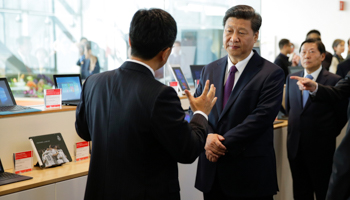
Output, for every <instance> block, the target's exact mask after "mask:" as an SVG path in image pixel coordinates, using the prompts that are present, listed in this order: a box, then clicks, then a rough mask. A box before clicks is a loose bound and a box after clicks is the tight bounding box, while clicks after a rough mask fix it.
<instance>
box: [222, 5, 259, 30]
mask: <svg viewBox="0 0 350 200" xmlns="http://www.w3.org/2000/svg"><path fill="white" fill-rule="evenodd" d="M230 17H234V18H237V19H245V20H250V22H251V28H252V30H253V31H254V33H256V32H258V31H259V29H260V26H261V21H262V19H261V16H260V14H259V13H256V12H255V10H254V8H252V7H250V6H247V5H237V6H234V7H232V8H230V9H228V10H227V11H226V13H225V16H224V20H223V25H224V26H225V24H226V21H227V19H228V18H230Z"/></svg>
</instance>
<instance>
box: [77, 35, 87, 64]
mask: <svg viewBox="0 0 350 200" xmlns="http://www.w3.org/2000/svg"><path fill="white" fill-rule="evenodd" d="M87 41H88V40H87V39H86V38H85V37H82V38H80V42H78V43H77V47H78V50H79V60H78V61H77V65H78V66H81V63H82V62H83V60H84V59H85V55H84V44H85V42H87Z"/></svg>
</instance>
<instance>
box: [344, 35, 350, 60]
mask: <svg viewBox="0 0 350 200" xmlns="http://www.w3.org/2000/svg"><path fill="white" fill-rule="evenodd" d="M348 59H350V38H349V39H348V54H347V56H346V58H345V60H348Z"/></svg>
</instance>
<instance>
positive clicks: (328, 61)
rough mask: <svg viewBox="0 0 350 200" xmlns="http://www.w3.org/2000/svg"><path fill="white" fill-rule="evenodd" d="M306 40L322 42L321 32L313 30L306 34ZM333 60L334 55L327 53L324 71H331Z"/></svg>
mask: <svg viewBox="0 0 350 200" xmlns="http://www.w3.org/2000/svg"><path fill="white" fill-rule="evenodd" d="M306 39H316V40H320V41H322V40H321V32H320V31H318V30H315V29H313V30H311V31H309V32H308V33H307V34H306ZM332 59H333V55H332V54H331V53H329V52H328V51H326V53H325V58H324V59H323V61H322V67H323V68H324V69H326V70H327V71H329V67H330V66H331V63H332Z"/></svg>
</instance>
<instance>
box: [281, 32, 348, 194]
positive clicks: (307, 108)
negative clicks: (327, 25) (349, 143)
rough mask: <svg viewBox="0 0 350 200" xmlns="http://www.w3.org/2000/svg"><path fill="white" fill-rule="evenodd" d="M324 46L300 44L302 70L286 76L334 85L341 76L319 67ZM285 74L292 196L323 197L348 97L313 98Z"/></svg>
mask: <svg viewBox="0 0 350 200" xmlns="http://www.w3.org/2000/svg"><path fill="white" fill-rule="evenodd" d="M325 51H326V49H325V47H324V45H323V44H322V42H321V41H320V40H315V39H308V40H305V41H304V42H303V43H302V44H301V48H300V58H301V64H302V66H303V67H304V70H303V71H300V72H296V73H294V74H291V75H289V76H301V77H308V78H310V79H313V80H315V81H317V82H318V83H321V84H324V85H330V86H334V85H335V84H336V83H337V82H338V81H339V80H340V79H341V77H340V76H338V75H335V74H332V73H330V72H328V71H327V70H325V69H324V68H322V66H321V63H322V61H323V59H324V57H325ZM289 76H288V78H287V82H286V96H285V106H286V111H287V113H288V139H287V152H288V160H289V164H290V169H291V172H292V177H293V194H294V199H295V200H301V199H303V200H304V199H314V195H316V199H325V198H326V193H327V188H328V183H329V178H330V175H331V172H332V163H333V154H334V151H335V146H336V137H337V136H338V135H339V134H340V132H341V130H342V128H343V127H344V125H345V123H346V121H347V117H346V114H347V113H346V108H347V104H348V101H347V100H343V101H341V102H339V103H337V104H332V103H321V102H312V101H311V100H309V99H308V91H305V92H303V93H301V92H300V90H299V89H298V85H297V84H296V82H297V81H296V80H291V79H289Z"/></svg>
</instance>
